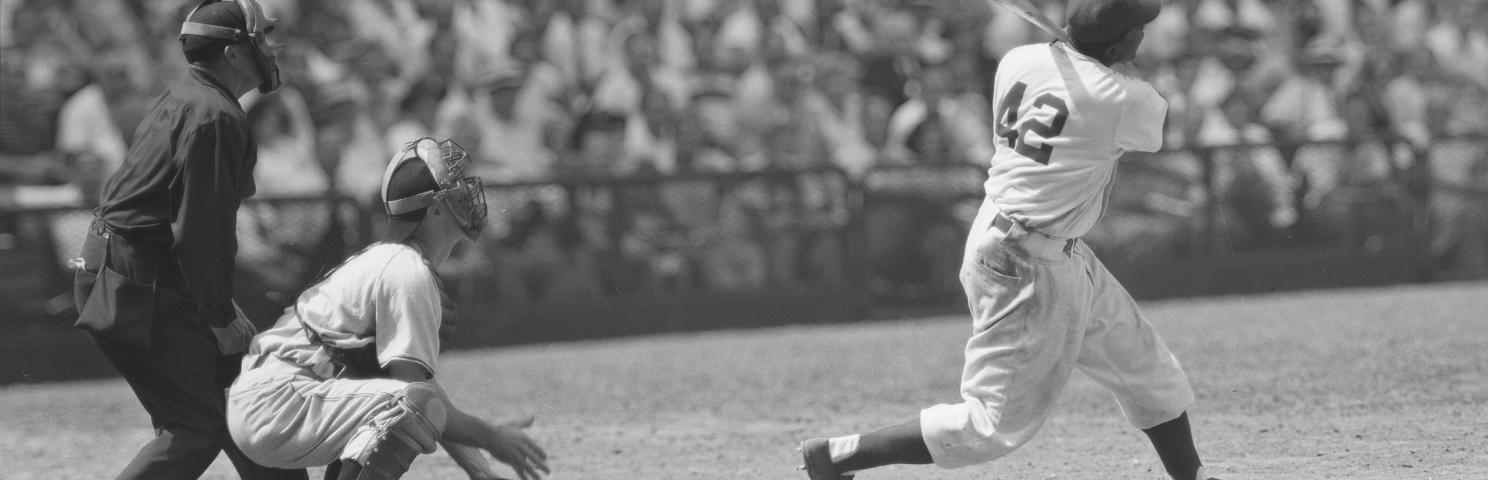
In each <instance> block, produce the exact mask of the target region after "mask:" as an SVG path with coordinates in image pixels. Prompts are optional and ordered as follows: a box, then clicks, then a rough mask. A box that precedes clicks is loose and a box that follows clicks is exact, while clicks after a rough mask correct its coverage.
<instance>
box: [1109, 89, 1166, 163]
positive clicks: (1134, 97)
mask: <svg viewBox="0 0 1488 480" xmlns="http://www.w3.org/2000/svg"><path fill="white" fill-rule="evenodd" d="M1131 87H1132V88H1131V89H1130V91H1129V93H1128V95H1127V98H1126V100H1125V101H1123V102H1122V103H1121V120H1120V121H1119V122H1118V123H1117V125H1116V146H1117V147H1118V148H1120V149H1121V150H1123V151H1138V152H1156V151H1157V150H1158V149H1161V148H1162V141H1163V121H1164V120H1165V119H1166V118H1167V115H1168V101H1167V100H1164V99H1163V98H1162V96H1161V95H1158V94H1157V90H1155V89H1153V88H1152V85H1149V84H1147V82H1143V81H1133V82H1131Z"/></svg>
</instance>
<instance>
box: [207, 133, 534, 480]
mask: <svg viewBox="0 0 1488 480" xmlns="http://www.w3.org/2000/svg"><path fill="white" fill-rule="evenodd" d="M469 163H470V162H469V157H468V155H467V154H466V152H465V150H464V149H462V148H460V146H459V145H456V144H455V143H454V142H452V141H448V140H446V141H443V142H440V141H436V140H434V139H430V138H421V139H418V140H415V141H414V142H412V143H410V144H408V146H407V147H406V148H404V149H403V151H402V152H400V153H398V154H397V155H395V156H394V157H393V159H392V162H391V163H389V165H388V167H387V171H386V173H385V174H384V176H383V182H382V199H383V203H384V207H385V209H386V213H387V214H388V216H389V229H388V230H389V231H388V234H387V237H386V238H384V241H382V242H379V243H374V244H373V245H371V246H369V247H367V248H366V249H364V250H362V251H361V252H360V253H357V254H356V255H353V256H352V257H351V258H349V259H347V260H346V261H345V262H344V263H342V264H341V265H340V266H338V267H337V268H336V269H334V270H332V271H331V272H330V273H328V274H326V275H325V276H324V277H322V278H321V279H320V280H319V281H318V282H316V283H315V284H314V285H312V286H310V287H309V288H307V289H306V290H305V291H304V293H302V294H300V296H299V298H297V299H296V300H295V303H294V305H293V306H291V307H290V308H288V309H285V312H284V315H283V316H282V317H280V318H279V321H278V322H277V323H275V325H274V327H273V328H271V329H269V330H266V331H264V332H263V333H262V334H260V335H258V336H257V337H256V338H254V340H253V343H252V346H251V347H250V348H249V350H248V354H247V355H246V356H244V358H243V373H242V375H241V376H240V377H239V378H238V379H237V381H236V382H234V383H233V385H232V387H231V388H230V389H229V392H228V407H227V419H228V431H229V432H230V433H231V435H232V439H233V441H234V442H236V443H237V444H238V446H239V447H241V449H242V450H243V452H244V453H245V454H247V455H248V457H249V458H252V459H253V460H254V461H257V462H260V463H262V464H264V465H270V466H276V467H281V468H304V467H310V466H327V467H328V472H327V475H326V478H339V479H358V480H371V479H394V478H399V477H401V476H402V475H403V473H404V472H406V471H407V470H408V467H409V465H410V464H412V462H413V460H414V459H415V458H416V457H417V456H418V455H419V454H428V453H433V452H434V450H435V448H436V446H441V445H442V446H444V447H445V450H446V451H448V452H450V455H451V456H452V457H454V459H455V461H456V463H458V464H459V465H460V466H461V468H464V469H465V470H466V472H467V473H468V474H470V476H471V477H472V478H485V477H494V476H495V475H494V474H493V473H492V472H491V470H490V463H489V462H488V461H487V460H486V458H485V457H484V455H483V453H482V450H483V451H485V452H488V453H490V454H491V455H492V456H493V457H494V458H495V459H496V460H499V461H501V462H503V463H506V464H508V465H510V466H511V467H512V468H513V469H514V470H515V471H516V472H517V474H518V475H519V476H520V477H521V478H523V479H524V480H525V479H532V478H539V477H540V476H541V475H542V474H543V473H546V472H547V471H548V467H547V464H546V454H545V453H544V452H543V450H542V448H541V447H539V446H538V445H537V443H536V442H534V441H533V440H532V439H531V438H530V437H528V436H527V434H526V433H525V432H524V431H523V429H524V428H526V427H527V426H530V425H531V423H532V418H531V417H530V416H529V417H526V418H524V419H522V420H518V421H514V422H509V423H502V424H493V423H490V422H487V421H485V420H482V419H480V418H477V417H474V416H472V415H469V414H467V413H465V412H463V411H461V410H460V409H458V408H456V407H455V406H454V405H453V404H452V403H451V402H450V399H449V396H448V395H446V394H445V392H444V390H443V388H441V387H440V385H439V382H438V376H437V372H438V371H439V370H438V363H437V359H438V355H439V351H440V349H441V347H442V345H443V343H444V342H447V341H448V340H449V338H450V334H451V332H452V329H453V327H454V311H453V308H452V303H451V302H450V301H449V297H448V296H446V295H445V294H444V293H443V292H442V290H441V285H440V282H439V278H438V277H437V276H436V274H435V268H436V267H437V266H438V265H439V264H440V263H442V262H444V261H445V260H446V259H448V258H449V255H450V252H451V250H452V249H453V248H454V246H455V244H456V243H458V242H459V241H460V239H462V238H471V239H474V238H476V237H477V236H478V235H479V234H480V230H481V228H482V226H484V225H485V217H486V205H485V197H484V192H483V190H482V187H481V182H480V179H479V178H475V177H467V176H465V170H466V167H467V166H468V165H469Z"/></svg>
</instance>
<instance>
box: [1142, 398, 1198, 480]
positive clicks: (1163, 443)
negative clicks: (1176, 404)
mask: <svg viewBox="0 0 1488 480" xmlns="http://www.w3.org/2000/svg"><path fill="white" fill-rule="evenodd" d="M1142 433H1145V434H1147V439H1148V440H1151V441H1152V448H1154V449H1157V458H1159V459H1162V463H1163V468H1164V469H1166V470H1167V471H1168V475H1170V476H1172V477H1173V480H1192V479H1194V478H1195V477H1194V476H1195V475H1196V474H1197V473H1198V471H1199V467H1201V466H1203V465H1202V464H1201V463H1200V462H1199V451H1198V449H1196V448H1194V441H1193V432H1192V431H1191V430H1190V429H1189V426H1188V412H1183V414H1182V415H1179V416H1178V418H1175V419H1172V420H1168V421H1167V422H1164V423H1162V424H1159V425H1158V426H1156V427H1152V428H1149V429H1146V430H1142Z"/></svg>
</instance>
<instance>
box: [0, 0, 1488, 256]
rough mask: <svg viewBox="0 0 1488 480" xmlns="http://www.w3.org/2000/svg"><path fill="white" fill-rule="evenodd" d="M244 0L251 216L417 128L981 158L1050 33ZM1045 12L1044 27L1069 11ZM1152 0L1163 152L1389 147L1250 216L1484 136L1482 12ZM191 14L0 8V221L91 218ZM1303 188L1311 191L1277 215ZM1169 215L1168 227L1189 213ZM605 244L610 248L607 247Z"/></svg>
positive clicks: (866, 17)
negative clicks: (274, 85) (997, 92)
mask: <svg viewBox="0 0 1488 480" xmlns="http://www.w3.org/2000/svg"><path fill="white" fill-rule="evenodd" d="M260 2H261V3H262V4H264V6H265V7H266V9H267V11H268V12H269V13H270V15H271V16H272V17H276V18H277V20H278V26H277V30H276V31H275V32H274V34H273V35H272V37H274V38H273V41H274V42H275V43H277V47H276V51H277V54H278V57H279V62H280V65H281V70H282V71H283V75H284V80H285V86H284V88H282V89H281V90H280V91H278V92H276V93H273V94H270V95H267V96H252V97H249V98H247V99H246V100H245V102H244V104H245V107H246V109H247V111H248V112H249V118H250V121H251V122H252V123H253V125H254V128H255V137H256V140H257V142H258V149H259V157H258V158H259V160H258V161H259V164H258V167H257V171H256V176H257V180H258V182H257V183H258V197H259V198H273V197H302V196H308V195H320V194H324V193H326V192H336V193H340V194H342V195H344V196H346V197H350V198H354V199H357V200H358V201H359V202H363V203H364V204H370V202H371V200H372V198H373V196H374V195H375V192H376V190H377V186H378V184H379V182H380V180H381V173H382V166H383V165H384V164H385V162H386V161H387V159H388V158H389V157H390V156H391V155H392V154H393V153H394V152H395V151H396V150H398V149H400V148H402V146H403V145H404V144H405V143H406V142H408V141H410V140H412V139H415V138H417V137H419V136H422V135H432V136H436V137H450V138H453V139H454V140H456V141H457V142H458V143H460V144H462V145H463V146H464V147H466V148H467V149H468V150H470V151H471V152H472V153H473V154H474V157H475V158H476V159H478V161H479V164H478V168H477V169H476V171H475V173H477V174H479V175H480V176H482V177H484V178H485V179H486V180H487V182H488V183H526V182H531V183H537V182H544V181H549V180H552V179H564V178H567V179H573V178H586V179H592V178H596V177H599V178H608V177H626V178H631V177H656V176H667V175H687V174H693V173H716V172H754V171H768V170H773V169H795V168H813V167H831V168H835V169H839V170H841V171H843V172H846V174H847V175H848V176H849V178H857V177H859V176H861V175H863V173H864V172H865V171H867V170H868V169H870V168H873V167H875V166H881V165H905V164H910V165H913V164H928V163H963V164H975V165H982V164H984V163H985V162H986V161H987V159H988V158H989V157H990V155H991V151H992V149H993V138H994V137H993V135H992V130H993V129H992V124H991V119H990V114H989V113H988V109H989V107H990V104H991V102H990V100H991V99H990V98H989V96H990V92H991V89H992V79H993V76H994V75H995V72H996V70H997V61H998V59H999V58H1000V57H1001V56H1002V55H1003V54H1004V53H1006V52H1007V51H1008V50H1009V49H1011V48H1013V47H1016V46H1019V45H1023V44H1027V43H1034V42H1039V41H1047V40H1048V39H1049V38H1048V35H1047V34H1045V33H1043V32H1041V31H1039V30H1037V29H1035V28H1034V27H1032V26H1031V25H1029V24H1028V23H1027V22H1025V21H1024V20H1022V19H1020V18H1018V17H1017V16H1015V15H1012V14H1010V13H1008V12H1006V11H1004V10H1001V9H999V8H996V7H993V6H990V5H989V4H988V3H987V2H986V1H984V0H941V1H935V0H727V1H726V0H526V1H519V0H346V1H336V2H298V1H294V0H260ZM1037 3H1042V4H1044V5H1045V7H1044V8H1045V10H1046V13H1047V14H1048V16H1049V17H1050V18H1055V19H1062V18H1063V12H1062V8H1063V6H1062V3H1063V2H1037ZM1165 3H1166V6H1165V8H1164V10H1163V13H1162V15H1161V16H1160V17H1159V18H1158V19H1157V20H1156V21H1155V22H1154V23H1153V24H1151V25H1149V27H1148V29H1147V32H1146V41H1145V43H1144V45H1143V47H1142V51H1141V53H1140V55H1139V57H1138V60H1137V61H1136V62H1135V65H1134V67H1135V69H1136V71H1135V72H1133V73H1134V74H1137V75H1141V76H1143V77H1145V78H1147V79H1148V80H1149V81H1151V82H1152V83H1153V84H1154V85H1155V86H1156V87H1157V88H1158V89H1159V91H1160V92H1161V93H1162V94H1163V96H1164V97H1165V98H1167V99H1168V101H1169V103H1170V109H1171V111H1170V116H1169V120H1168V123H1167V126H1166V129H1167V142H1166V146H1167V147H1168V148H1170V149H1184V148H1202V147H1210V146H1220V145H1233V144H1271V143H1273V142H1318V141H1323V142H1326V141H1335V140H1356V139H1362V138H1392V139H1401V140H1404V142H1405V143H1404V145H1406V147H1404V148H1403V151H1390V150H1388V149H1387V151H1385V152H1382V153H1380V154H1379V155H1375V156H1374V157H1372V158H1374V160H1371V161H1369V162H1354V163H1350V164H1348V165H1341V164H1340V159H1348V160H1349V161H1351V162H1352V159H1353V158H1354V157H1356V155H1354V153H1353V152H1350V153H1349V154H1348V155H1342V156H1340V155H1333V154H1329V155H1328V156H1327V158H1325V159H1322V160H1318V161H1309V160H1307V155H1306V152H1305V151H1303V152H1295V151H1292V150H1288V149H1280V150H1276V151H1274V152H1270V153H1267V155H1269V156H1270V157H1272V158H1268V157H1265V156H1262V157H1254V158H1256V159H1255V160H1254V161H1251V162H1242V163H1247V164H1248V165H1245V166H1241V167H1236V168H1239V169H1242V170H1244V171H1240V172H1239V173H1235V172H1231V173H1229V174H1227V175H1231V176H1235V177H1237V178H1238V176H1245V175H1249V176H1251V177H1258V178H1261V179H1263V181H1265V182H1270V183H1272V184H1275V185H1279V187H1276V188H1273V189H1272V190H1274V192H1273V193H1268V194H1265V195H1271V194H1274V195H1275V196H1277V197H1278V198H1279V199H1278V200H1277V202H1275V203H1276V205H1275V207H1274V208H1271V209H1270V210H1268V211H1266V212H1262V213H1261V215H1262V217H1264V218H1265V222H1269V223H1270V224H1271V225H1273V226H1276V227H1284V226H1286V225H1288V224H1290V223H1292V222H1295V221H1296V218H1295V217H1296V210H1297V209H1299V208H1301V206H1299V205H1297V204H1296V203H1297V202H1298V201H1300V202H1308V201H1313V202H1316V201H1318V200H1317V198H1315V197H1316V196H1317V192H1320V191H1326V189H1325V188H1318V187H1319V186H1327V185H1328V183H1329V182H1333V183H1338V182H1340V181H1343V180H1340V179H1346V178H1347V177H1348V176H1349V175H1368V174H1370V173H1369V172H1374V171H1378V172H1389V171H1395V170H1400V169H1402V168H1407V167H1408V165H1406V164H1408V163H1410V162H1412V161H1414V159H1415V158H1417V157H1418V156H1419V155H1420V153H1421V152H1423V151H1425V150H1426V149H1427V148H1428V147H1430V146H1431V145H1432V144H1433V142H1434V139H1439V138H1443V137H1451V136H1459V135H1471V134H1482V133H1485V132H1488V1H1484V0H1438V1H1430V0H1168V1H1166V2H1165ZM194 4H195V2H193V1H187V0H170V1H154V0H151V1H146V0H86V1H84V0H0V66H3V69H0V70H3V76H0V101H3V110H0V155H3V159H0V179H3V182H4V183H5V184H6V187H5V188H4V189H3V190H4V191H3V192H0V205H12V206H14V205H72V204H78V203H82V204H86V203H87V202H88V201H89V200H90V197H91V196H92V195H93V194H95V192H96V191H97V187H98V183H99V182H100V181H101V180H102V179H103V178H104V177H105V176H106V175H107V174H109V173H110V172H111V171H112V170H113V169H114V168H116V167H117V166H118V165H119V163H120V162H121V161H122V159H123V156H124V152H125V150H126V148H127V145H128V142H129V140H130V137H131V132H132V131H133V130H134V128H135V126H136V125H137V124H138V123H139V121H140V117H141V116H142V115H144V113H145V111H146V110H147V109H148V107H149V105H150V103H151V102H152V100H153V98H154V97H155V95H157V94H158V93H159V92H160V91H161V90H162V89H163V88H164V86H165V85H167V84H168V82H170V81H173V80H174V79H175V78H177V77H178V76H179V75H180V74H181V72H182V71H183V70H184V69H185V62H184V60H183V58H182V56H181V53H180V47H179V43H178V41H177V33H178V29H179V26H180V20H181V18H182V17H183V16H184V14H185V12H186V11H187V10H189V9H190V8H191V7H192V6H193V5H194ZM254 95H256V94H254ZM1468 157H1473V159H1472V160H1470V161H1468V162H1466V164H1465V165H1466V166H1463V167H1460V168H1458V167H1448V171H1452V172H1456V171H1457V170H1461V171H1462V172H1463V174H1466V175H1477V176H1480V177H1485V180H1484V181H1488V167H1483V168H1478V167H1473V166H1472V165H1477V164H1479V163H1484V162H1488V160H1484V159H1482V158H1481V157H1482V154H1481V152H1478V153H1477V154H1473V155H1468ZM1454 169H1455V170H1454ZM1341 172H1342V173H1341ZM1356 172H1364V173H1362V174H1361V173H1356ZM1473 172H1476V173H1473ZM1180 174H1181V175H1185V176H1188V177H1194V176H1196V175H1197V173H1194V172H1186V173H1185V172H1180ZM1380 174H1381V175H1383V174H1384V173H1380ZM1299 178H1305V179H1307V180H1306V181H1307V182H1310V184H1311V186H1312V187H1313V188H1311V189H1309V190H1307V192H1304V193H1302V194H1295V191H1296V189H1295V188H1292V186H1294V185H1295V184H1297V183H1298V181H1299V180H1298V179H1299ZM790 190H791V191H793V192H799V196H800V197H801V198H808V199H809V198H818V199H819V198H830V197H832V196H831V195H828V194H824V193H822V191H823V187H820V186H812V185H805V184H803V185H797V186H794V187H791V188H790ZM657 195H658V198H660V197H665V196H666V195H664V194H657ZM1308 195H1312V196H1313V198H1309V197H1308ZM1184 196H1185V194H1184V193H1182V192H1179V193H1175V194H1174V195H1173V197H1174V198H1175V199H1176V201H1177V203H1174V204H1173V205H1174V206H1173V207H1172V208H1177V209H1181V208H1187V207H1184V205H1183V203H1182V202H1183V201H1184V200H1185V198H1184ZM754 197H760V195H748V194H744V195H741V197H740V198H744V199H745V200H738V199H722V200H717V201H714V202H713V203H714V204H715V206H714V207H710V208H714V209H715V210H713V211H707V212H702V213H699V214H697V215H690V214H688V213H686V212H684V211H683V210H687V209H688V208H689V207H690V208H692V209H694V210H696V209H697V208H698V207H697V205H695V204H691V205H690V204H688V202H689V200H687V199H686V197H685V196H682V200H678V202H680V203H668V200H666V199H664V198H663V199H660V200H658V202H659V203H660V204H662V205H665V206H666V207H667V208H658V211H662V213H658V214H657V215H659V216H661V217H663V220H656V221H654V222H653V223H657V222H660V223H661V224H666V225H671V224H676V223H685V222H686V220H687V217H689V216H699V217H701V218H715V217H720V216H726V215H725V214H723V213H719V212H720V210H717V209H718V208H729V205H734V204H738V203H741V202H742V203H746V204H747V203H749V200H748V199H749V198H754ZM1282 197H1285V198H1282ZM1291 197H1296V198H1291ZM761 201H763V200H761ZM1144 201H1147V202H1148V203H1151V204H1152V205H1149V207H1153V208H1159V209H1161V208H1163V205H1164V204H1163V200H1162V199H1161V198H1156V199H1154V198H1150V197H1148V198H1146V200H1144ZM1154 202H1155V203H1154ZM519 203H520V202H519ZM817 203H818V204H821V203H822V202H821V201H817ZM1169 203H1173V202H1169ZM541 205H542V204H541V203H533V204H532V205H531V208H527V210H523V211H522V212H519V213H518V214H514V215H510V216H509V217H508V220H507V221H508V222H509V223H510V224H509V225H507V230H508V231H507V232H506V233H508V234H509V233H511V231H512V229H520V228H521V224H522V222H523V221H524V220H522V219H523V218H526V219H527V220H526V221H528V222H532V221H537V220H532V219H542V218H547V217H556V216H557V214H555V213H554V212H543V211H531V210H532V209H537V210H541V209H542V206H541ZM717 205H723V207H718V206H717ZM508 206H509V207H510V208H513V209H521V208H526V207H521V206H519V205H508ZM741 208H742V207H741ZM834 208H837V207H834V206H826V207H822V208H818V209H817V210H823V211H830V210H833V209H834ZM743 210H749V209H743ZM755 210H759V209H758V208H756V209H755ZM741 215H742V214H741ZM647 221H652V220H647V219H640V220H636V223H637V224H644V223H645V222H647ZM547 222H548V224H550V225H551V226H552V228H550V229H549V230H547V231H549V232H550V233H551V232H561V231H567V230H564V229H563V228H560V227H561V226H562V225H564V224H565V223H564V221H559V220H548V221H547ZM668 222H670V223H668ZM569 223H572V222H569ZM574 228H577V227H574ZM574 228H569V229H568V230H573V229H574ZM658 228H659V229H662V230H665V229H667V228H672V227H666V228H661V227H658ZM720 228H724V229H727V227H720ZM624 230H625V231H630V229H624ZM611 236H613V237H615V238H616V239H617V240H616V244H615V245H613V248H616V249H620V248H623V246H622V245H621V244H623V243H624V242H623V234H622V233H618V232H611ZM502 238H505V237H502ZM559 243H560V244H561V242H559ZM673 243H677V242H673ZM683 243H685V242H683ZM637 248H640V247H637ZM673 263H675V262H673ZM737 263H740V264H745V265H748V264H751V262H750V261H741V262H737ZM658 268H663V269H665V268H671V267H658ZM719 281H725V282H726V281H734V280H719ZM761 281H763V280H761Z"/></svg>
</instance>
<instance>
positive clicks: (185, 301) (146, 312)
mask: <svg viewBox="0 0 1488 480" xmlns="http://www.w3.org/2000/svg"><path fill="white" fill-rule="evenodd" d="M271 28H272V25H271V24H270V22H269V20H268V18H267V17H266V16H265V15H264V13H263V10H262V9H261V7H259V5H258V4H257V2H256V1H255V0H236V1H215V0H205V1H203V2H202V3H201V4H199V5H197V7H196V8H195V9H193V10H192V11H191V13H190V14H189V15H187V21H186V22H185V23H184V24H182V26H181V38H180V39H181V46H182V49H183V50H184V51H185V54H186V60H187V61H188V62H189V63H190V64H191V65H190V69H189V72H188V73H187V74H186V75H185V76H184V78H182V79H181V80H180V81H179V82H177V83H176V84H174V85H173V86H171V87H170V88H169V89H168V90H166V91H165V93H164V94H162V95H161V96H160V98H159V99H157V100H156V102H155V105H154V106H153V107H151V109H150V112H149V113H148V114H147V115H146V117H145V119H144V120H143V121H142V122H141V124H140V127H139V129H138V130H136V131H135V134H134V143H133V145H132V146H131V147H130V149H129V153H128V156H127V157H126V159H125V161H124V165H123V166H122V167H121V168H120V169H119V171H118V172H116V173H115V174H114V175H113V177H111V178H109V180H108V182H107V183H106V184H104V187H103V192H102V195H101V197H100V205H99V207H98V209H97V210H96V211H95V216H96V219H95V221H94V224H93V227H92V228H90V231H89V234H88V237H87V239H86V241H85V242H84V246H83V254H82V257H81V258H80V259H78V260H75V261H74V263H73V265H74V266H75V267H81V268H79V269H78V270H77V274H76V282H75V287H76V294H77V295H76V298H77V302H78V311H79V318H78V322H77V326H79V327H81V328H84V329H86V330H88V331H89V333H90V334H91V336H92V337H93V340H94V343H96V344H97V345H98V349H99V350H101V351H102V352H103V355H104V356H105V357H107V358H108V360H109V362H110V363H112V364H113V365H114V367H115V368H117V369H118V370H119V373H120V374H122V375H123V377H124V379H125V380H126V381H127V382H129V386H130V388H132V389H134V393H135V395H136V396H137V397H139V401H140V404H142V405H143V406H144V407H145V411H146V412H148V413H149V414H150V421H151V423H152V424H153V425H154V427H155V438H154V439H153V440H151V441H150V442H149V443H147V444H145V446H144V447H143V448H141V449H140V451H139V453H137V454H136V455H135V457H134V459H133V460H132V461H131V462H129V465H128V466H126V467H124V471H123V472H121V473H120V474H119V476H118V478H120V479H177V478H182V479H185V478H197V477H199V476H201V474H202V472H203V471H205V470H206V469H207V467H208V466H210V465H211V464H212V462H213V460H215V459H216V458H217V453H218V452H219V451H223V450H225V451H226V452H227V454H228V457H229V458H230V459H231V460H232V463H233V466H234V467H235V468H236V469H237V471H238V474H239V475H240V476H242V477H243V478H245V479H264V478H296V479H303V478H306V473H305V471H304V470H294V471H290V470H273V469H269V468H265V467H262V466H259V465H256V464H254V463H253V462H252V461H251V460H249V459H248V458H247V457H246V456H244V455H243V454H242V453H241V452H240V451H239V450H238V448H237V447H236V446H234V445H233V443H232V442H231V441H230V440H229V439H228V435H227V425H226V420H225V416H224V414H225V409H226V406H225V405H226V404H225V398H224V389H225V388H226V387H227V386H228V385H229V384H231V383H232V380H233V379H234V378H235V377H237V375H238V368H239V361H240V360H239V359H240V358H241V356H242V352H243V351H244V349H245V348H246V347H247V345H248V342H249V341H250V340H251V339H252V338H253V335H254V333H256V332H255V330H254V327H253V324H252V323H250V322H249V321H248V320H247V319H246V318H244V317H243V315H242V312H241V311H240V310H239V309H238V308H237V305H236V304H235V303H233V300H232V278H233V269H234V268H233V267H234V263H233V257H234V256H235V254H236V253H237V239H236V232H235V229H236V217H237V210H238V205H239V203H240V202H241V201H242V199H244V198H247V197H248V196H250V195H252V194H253V191H254V185H253V165H254V162H255V161H256V160H257V156H258V155H257V150H256V148H255V146H254V144H253V139H252V137H251V135H250V133H249V129H248V124H247V122H246V117H245V114H244V112H243V107H242V106H241V105H240V104H239V103H238V100H237V99H238V97H240V96H242V95H243V94H245V93H248V91H250V90H253V89H254V88H257V89H258V90H259V91H261V92H265V93H267V92H270V91H273V90H274V89H275V88H277V87H278V86H279V71H278V67H277V66H276V65H275V60H274V56H273V54H272V53H271V52H270V51H268V49H267V47H266V45H264V41H265V39H264V35H265V34H266V33H268V32H269V30H270V29H271Z"/></svg>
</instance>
